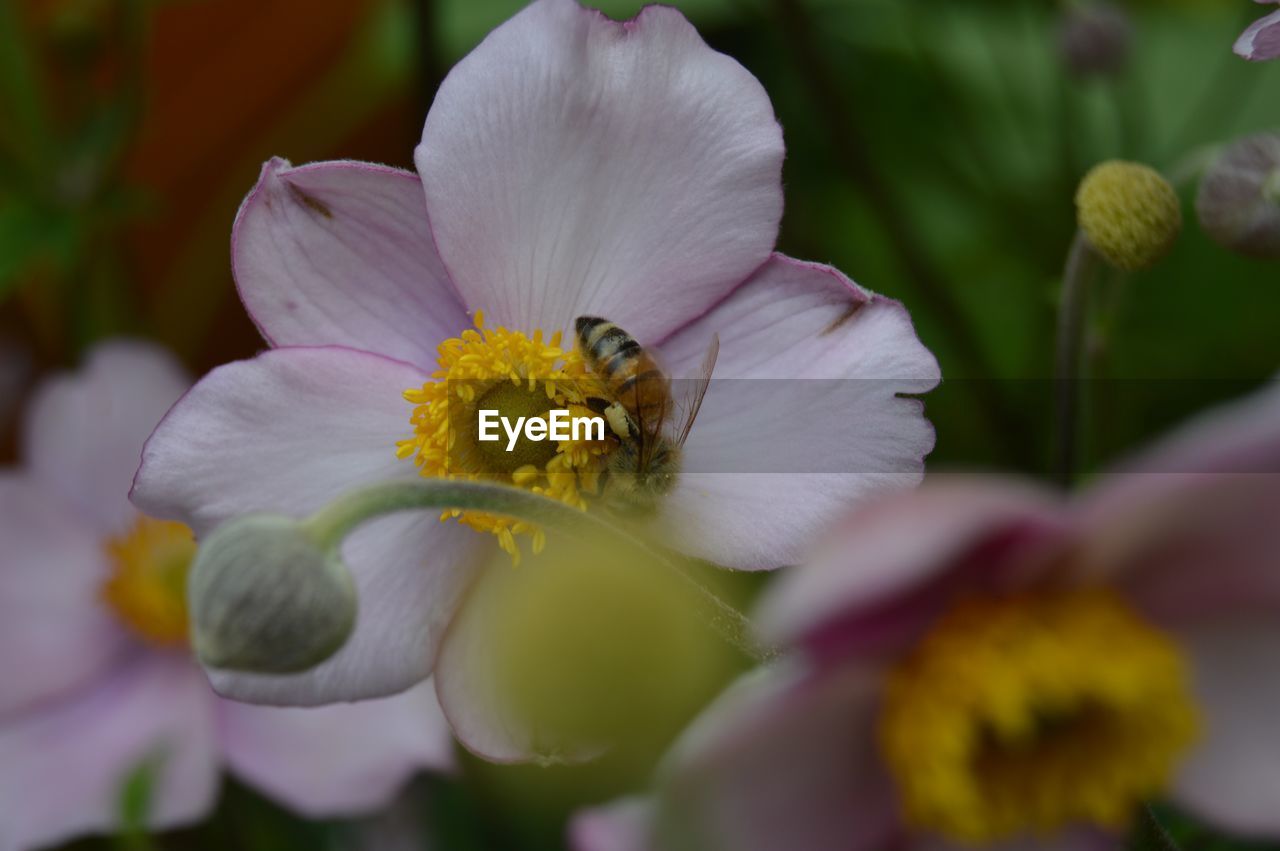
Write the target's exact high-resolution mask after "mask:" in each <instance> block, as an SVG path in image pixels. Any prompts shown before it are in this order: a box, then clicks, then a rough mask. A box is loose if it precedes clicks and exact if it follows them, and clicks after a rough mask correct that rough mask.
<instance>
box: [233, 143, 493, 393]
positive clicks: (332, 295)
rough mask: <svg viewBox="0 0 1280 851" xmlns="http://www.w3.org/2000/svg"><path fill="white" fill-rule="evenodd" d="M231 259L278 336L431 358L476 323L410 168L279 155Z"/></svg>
mask: <svg viewBox="0 0 1280 851" xmlns="http://www.w3.org/2000/svg"><path fill="white" fill-rule="evenodd" d="M231 262H232V267H233V270H234V272H235V278H236V285H237V286H238V287H239V289H240V297H241V299H243V301H244V305H245V308H246V309H247V310H248V311H249V314H250V315H251V316H252V317H253V321H254V323H255V324H256V325H257V326H258V329H259V330H260V331H261V332H262V335H263V336H264V337H266V339H267V340H268V342H270V343H271V344H272V345H273V346H325V345H341V346H351V347H353V348H357V349H363V350H365V351H368V352H374V353H376V354H381V355H386V356H388V357H392V358H397V359H399V360H405V361H409V362H410V363H415V364H418V365H419V366H421V367H424V368H429V367H430V366H431V365H432V364H433V363H434V362H435V357H436V350H435V349H436V344H437V343H439V342H440V341H441V340H443V339H445V338H447V337H452V336H454V335H456V334H457V333H459V332H460V331H462V330H463V329H464V328H467V327H470V324H471V323H470V321H469V320H468V319H467V316H466V310H465V308H464V307H463V306H462V303H461V301H459V299H458V297H457V296H456V295H455V294H454V290H453V286H452V284H450V283H449V276H448V275H447V274H446V273H445V271H444V265H443V264H442V263H441V262H440V258H439V257H438V256H437V255H436V250H435V245H434V244H433V243H432V240H431V229H430V227H429V226H428V225H427V206H426V202H425V200H424V199H423V196H422V183H421V182H420V181H419V180H418V176H417V175H415V174H413V173H412V172H407V171H400V170H399V169H394V168H387V167H386V166H380V165H373V164H372V163H360V162H344V161H338V162H318V163H310V164H308V165H304V166H299V167H297V168H294V167H292V166H290V165H289V163H288V162H286V161H284V160H281V159H273V160H271V161H270V162H268V163H267V164H266V165H264V166H263V167H262V176H261V177H260V178H259V179H258V185H257V186H255V187H254V189H253V191H252V192H251V193H249V196H248V197H247V198H246V199H245V201H244V204H243V205H242V206H241V207H240V213H239V214H238V215H237V216H236V223H235V228H234V230H233V231H232V237H231Z"/></svg>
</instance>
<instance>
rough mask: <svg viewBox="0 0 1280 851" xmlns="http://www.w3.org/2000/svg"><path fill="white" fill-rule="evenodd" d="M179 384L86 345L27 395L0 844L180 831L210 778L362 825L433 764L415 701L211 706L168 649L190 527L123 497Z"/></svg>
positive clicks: (1, 482)
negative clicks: (226, 774) (225, 778)
mask: <svg viewBox="0 0 1280 851" xmlns="http://www.w3.org/2000/svg"><path fill="white" fill-rule="evenodd" d="M188 383H189V380H188V379H187V378H186V376H185V375H184V374H183V372H182V370H181V369H180V368H179V367H177V366H176V364H175V363H174V362H173V360H172V358H170V357H169V356H168V355H167V354H166V353H165V352H164V351H163V350H161V349H159V348H157V347H154V346H151V345H149V344H144V343H135V342H121V341H115V342H108V343H103V344H99V345H97V346H95V347H94V348H93V349H92V350H91V351H90V354H89V357H88V361H87V363H86V364H85V366H84V368H83V370H82V371H80V372H79V373H76V374H69V375H60V376H56V377H53V378H50V379H48V380H46V381H45V382H44V383H43V384H42V385H41V387H40V388H39V390H38V391H37V393H36V395H35V397H34V399H33V400H32V402H31V404H30V407H29V410H28V414H27V418H26V428H25V429H24V440H23V459H22V461H23V464H22V466H21V467H20V468H18V469H16V470H9V471H5V472H4V474H3V476H2V477H0V531H2V532H3V540H4V544H5V545H4V551H3V553H0V609H2V610H3V616H2V617H0V681H3V682H4V685H5V688H4V692H3V700H0V847H3V848H15V849H17V848H27V847H32V846H36V845H45V844H48V843H50V842H52V841H54V840H59V839H64V838H67V837H72V836H76V835H78V834H82V833H112V832H117V831H120V830H122V829H132V830H134V831H138V830H143V829H146V828H162V827H173V826H175V825H183V824H189V823H191V822H193V821H196V820H198V819H201V818H203V817H205V816H207V815H208V813H209V812H210V811H211V810H212V808H213V806H214V804H215V801H216V798H217V793H218V786H219V774H220V771H221V768H222V766H223V765H224V764H225V765H226V766H227V768H228V769H229V770H231V771H232V772H234V773H235V774H236V776H237V777H239V778H240V779H241V780H243V781H244V782H246V783H249V784H250V785H252V786H254V787H256V788H257V789H259V790H261V791H262V792H264V793H266V794H267V795H269V796H271V797H272V798H274V799H275V800H277V801H279V802H280V803H282V804H284V805H286V806H288V807H290V808H292V809H294V810H296V811H298V812H299V813H302V814H304V815H309V816H313V817H325V816H339V815H348V816H349V815H357V814H365V813H369V812H372V811H374V810H376V809H378V808H380V807H382V806H385V805H386V804H388V803H389V802H390V801H391V800H392V799H393V797H394V796H395V794H396V793H397V792H398V791H399V789H400V788H401V786H403V785H404V784H405V783H406V782H407V781H408V780H409V779H410V778H412V777H413V775H414V774H415V773H416V772H417V771H419V770H425V769H431V770H437V771H441V770H448V769H449V768H450V767H451V766H452V764H453V759H452V753H451V748H450V742H449V734H448V728H447V726H446V725H445V721H444V717H443V715H442V714H441V712H440V708H439V706H438V705H437V704H436V702H435V696H434V693H433V692H432V691H431V690H430V689H429V688H417V689H413V690H411V691H408V692H406V693H404V694H402V695H398V696H396V697H391V698H387V699H385V700H381V701H370V702H367V703H361V704H348V705H339V706H331V707H326V708H324V709H317V710H306V709H285V708H277V707H261V706H250V705H248V704H242V703H234V702H232V701H228V700H222V699H219V698H217V697H216V696H215V695H214V694H213V693H212V692H211V690H210V689H209V686H208V682H207V680H206V677H205V675H204V672H203V671H201V670H200V668H199V667H198V666H197V665H196V664H195V663H194V660H193V658H192V656H191V654H190V651H189V649H188V647H187V614H186V594H185V592H186V575H187V570H188V568H189V567H190V563H191V560H192V557H193V556H194V555H195V541H194V539H193V538H192V534H191V531H190V530H189V529H188V528H187V527H185V526H182V525H181V524H179V523H173V522H171V521H161V520H156V519H153V518H150V517H146V516H144V515H140V514H138V513H137V512H136V511H134V510H133V508H132V506H130V505H129V502H128V500H127V494H128V487H129V483H130V481H131V480H132V477H133V468H134V465H135V463H136V459H137V457H138V456H139V454H140V453H141V450H142V443H143V441H144V440H145V439H146V438H147V435H148V434H150V432H151V428H152V426H153V421H154V420H156V419H157V418H158V417H159V416H160V415H161V414H162V413H163V412H164V411H165V410H166V409H167V408H168V406H169V405H171V404H172V403H173V402H174V401H175V400H176V399H177V398H178V396H179V395H180V394H181V393H183V392H184V391H185V390H186V388H187V385H188Z"/></svg>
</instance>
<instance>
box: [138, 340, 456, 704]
mask: <svg viewBox="0 0 1280 851" xmlns="http://www.w3.org/2000/svg"><path fill="white" fill-rule="evenodd" d="M422 381H423V375H422V373H420V372H419V371H418V370H417V369H416V368H414V367H412V366H409V365H408V364H405V363H401V362H399V361H394V360H390V359H388V358H383V357H379V356H377V355H371V354H368V353H365V352H359V351H356V350H353V349H344V348H340V347H324V348H284V349H277V350H274V351H269V352H266V353H265V354H262V355H259V356H258V357H257V358H255V359H253V360H249V361H239V362H236V363H233V364H228V365H226V366H223V367H220V368H218V369H216V370H214V371H213V372H212V373H210V374H209V375H208V376H206V377H205V379H204V380H203V381H201V382H200V383H199V384H197V385H196V386H195V387H194V388H192V390H191V392H190V393H188V394H187V396H186V397H184V398H183V400H182V402H180V403H179V404H178V405H176V406H174V409H173V410H172V411H171V412H170V413H169V415H168V416H166V417H165V419H164V421H163V422H162V423H161V424H160V425H159V426H158V427H157V428H156V431H155V434H154V435H152V437H151V439H150V440H149V441H148V442H147V447H146V450H145V452H144V460H143V465H142V468H141V469H140V470H139V471H138V477H137V483H136V486H135V488H134V494H133V498H134V502H135V503H136V504H137V505H138V507H139V508H141V509H142V510H144V511H147V512H148V513H150V514H153V515H154V516H158V517H169V518H176V519H182V520H184V521H185V522H187V523H189V524H191V525H192V526H193V527H194V528H195V529H196V531H197V534H204V533H206V532H208V531H209V530H210V529H212V528H213V527H215V526H216V525H217V524H218V523H221V522H222V521H224V520H226V519H227V518H230V517H234V516H237V515H240V514H245V513H248V512H253V511H273V512H277V513H283V514H287V515H292V516H303V515H305V514H307V513H310V512H312V511H315V510H316V509H318V508H320V507H321V506H322V505H324V504H325V503H326V502H327V501H329V500H331V499H333V498H334V497H336V496H338V495H339V494H340V493H342V492H344V491H346V490H348V489H351V488H354V487H358V486H360V485H364V484H369V483H371V482H375V481H384V480H387V479H391V478H397V477H401V478H403V477H409V478H413V477H415V476H416V475H417V470H416V469H415V468H414V467H413V465H411V464H405V463H403V462H402V461H399V460H398V459H397V458H396V454H395V443H396V440H397V439H398V438H399V437H401V436H402V435H403V434H404V432H405V431H406V423H407V420H406V415H405V407H406V406H405V403H404V400H403V398H402V396H401V393H402V392H403V391H404V389H405V388H406V387H412V386H415V385H420V384H421V383H422ZM231 447H234V451H230V452H229V451H227V450H228V448H231ZM480 542H481V539H479V538H477V537H476V535H475V534H474V533H473V532H471V531H470V530H468V529H463V528H459V527H457V526H453V525H445V524H442V523H440V522H439V521H438V520H437V518H436V517H435V516H434V515H431V514H428V513H408V514H402V515H399V516H393V517H386V518H383V519H381V520H378V521H376V522H373V523H369V524H368V525H366V526H364V527H362V528H361V529H359V530H358V531H357V532H356V533H355V534H354V535H352V536H351V537H350V538H349V539H348V540H347V542H346V544H345V545H344V548H343V553H344V555H345V557H346V561H347V565H348V566H349V567H350V568H351V570H352V573H353V574H354V575H355V578H356V587H357V593H358V595H359V598H360V606H361V612H362V615H361V616H360V617H359V618H358V619H357V623H356V630H355V633H354V635H353V636H352V637H351V639H350V640H349V641H348V642H347V644H346V645H345V646H344V647H343V648H342V649H341V650H340V651H338V653H336V654H335V655H334V656H333V657H331V658H330V659H328V660H327V661H326V662H324V663H323V664H321V665H319V666H318V667H316V668H314V669H312V670H311V671H308V672H306V673H304V674H296V675H290V676H281V677H275V676H263V675H257V674H230V673H225V672H215V674H214V684H215V686H216V687H217V689H218V691H219V692H220V693H221V694H224V695H226V696H228V697H233V698H238V699H244V700H252V701H255V702H263V703H281V704H289V705H309V704H316V703H327V702H331V701H335V700H358V699H361V698H368V697H381V696H384V695H389V694H394V693H396V692H399V691H403V690H404V689H407V688H409V687H410V686H412V685H413V684H414V683H416V682H418V681H420V680H422V679H423V678H425V677H426V676H427V675H428V674H429V673H430V671H431V663H432V658H433V656H434V654H435V643H436V642H437V641H438V640H439V636H440V633H441V632H442V631H443V630H444V628H445V626H446V625H447V624H448V619H449V618H450V617H451V616H452V614H453V610H454V608H455V606H456V604H457V600H458V598H459V595H460V594H461V592H462V590H463V588H464V587H465V585H466V583H467V581H468V578H469V575H470V570H469V568H470V562H471V554H472V552H473V551H474V550H475V549H476V548H477V547H478V545H479V544H480Z"/></svg>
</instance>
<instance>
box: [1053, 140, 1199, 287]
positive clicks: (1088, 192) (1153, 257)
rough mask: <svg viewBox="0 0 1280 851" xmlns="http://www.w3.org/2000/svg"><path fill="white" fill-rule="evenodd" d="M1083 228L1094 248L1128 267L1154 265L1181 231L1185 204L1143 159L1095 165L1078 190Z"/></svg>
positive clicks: (1121, 267) (1077, 206)
mask: <svg viewBox="0 0 1280 851" xmlns="http://www.w3.org/2000/svg"><path fill="white" fill-rule="evenodd" d="M1076 215H1077V218H1078V220H1079V223H1080V229H1081V230H1082V231H1084V235H1085V238H1087V239H1088V240H1089V244H1090V245H1091V246H1093V248H1094V250H1095V251H1097V252H1098V254H1100V255H1102V257H1103V258H1104V259H1105V260H1106V261H1107V262H1108V263H1110V264H1111V265H1113V266H1115V267H1117V268H1119V269H1124V270H1125V271H1130V272H1132V271H1136V270H1138V269H1146V268H1149V267H1151V266H1154V265H1155V264H1156V262H1157V261H1159V260H1160V259H1161V258H1162V257H1164V256H1165V255H1166V254H1167V253H1169V249H1170V248H1172V247H1173V243H1174V242H1175V241H1176V240H1177V238H1178V232H1179V231H1181V230H1182V207H1181V205H1180V204H1179V203H1178V195H1177V193H1176V192H1174V191H1173V187H1172V186H1171V185H1170V184H1169V181H1167V180H1165V179H1164V177H1163V176H1162V175H1161V174H1160V173H1159V172H1158V171H1156V170H1155V169H1153V168H1151V167H1149V166H1145V165H1142V164H1141V163H1133V162H1124V161H1121V160H1109V161H1107V162H1104V163H1102V164H1101V165H1097V166H1094V168H1093V170H1092V171H1090V172H1089V173H1088V174H1086V175H1085V177H1084V180H1082V181H1080V188H1079V189H1078V190H1077V191H1076Z"/></svg>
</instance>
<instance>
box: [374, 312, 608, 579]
mask: <svg viewBox="0 0 1280 851" xmlns="http://www.w3.org/2000/svg"><path fill="white" fill-rule="evenodd" d="M475 324H476V327H475V328H474V329H467V330H466V331H463V332H462V334H461V335H460V336H459V337H454V338H451V339H448V340H445V341H444V342H443V343H441V344H440V346H439V348H438V350H437V351H438V357H437V360H436V363H437V365H438V366H439V369H437V370H436V371H435V372H433V373H432V374H431V380H430V381H428V382H427V383H425V384H423V385H422V387H421V388H414V389H410V390H406V391H405V393H404V398H405V399H406V400H407V401H408V402H410V403H412V404H413V405H414V406H415V407H414V409H413V413H412V414H411V416H410V423H411V424H412V425H413V437H410V438H408V439H406V440H401V441H399V442H398V443H397V444H396V447H397V449H396V454H397V455H399V457H401V458H410V457H411V458H413V460H414V463H416V464H417V465H418V468H419V470H420V472H421V473H422V475H423V476H427V477H442V478H448V479H483V480H488V481H498V482H504V483H506V484H512V485H516V486H518V487H523V488H526V489H528V490H531V491H533V492H535V493H540V494H543V495H544V496H548V497H551V498H552V499H558V500H560V501H561V502H564V503H567V504H569V505H572V506H575V507H577V508H582V509H585V508H586V507H587V503H586V497H587V496H589V495H593V494H595V493H596V492H597V491H598V489H599V486H600V473H601V471H602V469H603V463H602V456H603V455H604V454H605V453H606V452H608V451H609V449H610V447H611V439H610V438H606V439H605V440H600V441H589V440H572V439H569V440H558V441H557V440H544V441H535V440H529V439H527V437H525V436H524V433H523V432H522V433H521V436H520V437H518V438H517V439H516V442H515V445H514V446H513V447H512V448H511V449H510V450H509V451H508V448H507V447H508V442H509V441H508V435H507V434H505V433H504V432H503V431H502V429H501V428H500V429H499V430H498V433H499V437H500V439H498V440H491V441H482V440H480V426H479V412H480V411H481V410H492V411H496V412H497V416H498V417H500V418H505V419H506V420H507V421H508V422H509V423H516V422H518V421H519V418H521V417H525V418H533V419H541V420H544V421H546V420H547V418H548V412H550V411H551V410H553V409H561V410H568V411H569V412H570V415H571V416H592V415H593V412H592V411H591V410H590V409H588V408H586V407H584V403H585V401H586V400H587V399H589V398H605V397H606V394H605V388H604V386H603V385H602V384H601V382H600V381H599V380H598V379H597V378H596V377H595V376H594V375H593V374H592V373H591V371H590V369H589V368H588V367H587V365H586V363H585V362H584V361H583V359H582V356H581V355H580V354H579V353H578V352H577V351H576V350H570V351H565V350H563V349H561V348H560V333H559V332H556V333H555V334H553V335H552V336H551V338H550V339H549V340H547V341H544V339H543V337H544V335H543V332H542V331H534V333H533V336H531V337H530V336H527V335H525V334H522V333H520V332H518V331H509V330H507V329H506V328H502V327H499V328H485V327H484V314H483V313H481V312H480V311H476V314H475ZM440 519H441V521H446V520H450V519H455V520H457V521H458V522H460V523H463V524H465V525H467V526H470V527H471V528H473V529H477V530H479V531H483V532H490V533H492V534H494V535H496V536H497V538H498V543H499V544H500V545H501V547H502V548H503V549H504V550H506V551H507V552H508V553H510V554H511V556H512V558H513V559H515V561H516V562H517V563H518V562H519V560H520V548H519V546H518V545H517V543H516V536H517V535H527V536H529V537H530V538H531V540H532V546H533V551H534V552H535V553H536V552H539V551H541V549H542V547H543V543H544V540H545V539H544V535H543V533H542V530H541V529H539V528H538V527H536V526H534V525H532V524H529V523H525V522H522V521H519V520H513V519H511V518H507V517H497V516H494V515H491V514H484V513H481V512H476V511H446V512H444V513H443V514H441V516H440Z"/></svg>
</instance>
